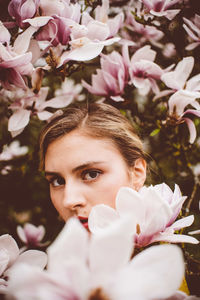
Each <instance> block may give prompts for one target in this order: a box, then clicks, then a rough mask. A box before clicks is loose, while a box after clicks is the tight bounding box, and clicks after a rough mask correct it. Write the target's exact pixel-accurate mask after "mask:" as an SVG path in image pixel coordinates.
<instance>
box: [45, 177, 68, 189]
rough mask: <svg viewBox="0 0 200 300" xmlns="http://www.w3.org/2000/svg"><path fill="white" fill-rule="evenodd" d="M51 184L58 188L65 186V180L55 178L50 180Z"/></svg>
mask: <svg viewBox="0 0 200 300" xmlns="http://www.w3.org/2000/svg"><path fill="white" fill-rule="evenodd" d="M49 183H50V184H51V185H52V186H53V187H57V186H61V185H64V184H65V180H64V178H62V177H53V178H51V179H50V180H49Z"/></svg>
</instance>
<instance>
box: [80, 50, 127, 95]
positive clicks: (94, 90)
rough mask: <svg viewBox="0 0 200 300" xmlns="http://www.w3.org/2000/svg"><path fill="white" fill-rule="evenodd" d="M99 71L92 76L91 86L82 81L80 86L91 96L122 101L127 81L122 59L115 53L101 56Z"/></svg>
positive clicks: (125, 68)
mask: <svg viewBox="0 0 200 300" xmlns="http://www.w3.org/2000/svg"><path fill="white" fill-rule="evenodd" d="M100 64H101V69H98V70H97V74H94V75H92V85H89V84H88V83H87V82H85V81H84V80H82V85H83V86H84V87H85V88H87V89H88V91H89V92H90V93H91V94H95V95H101V96H108V97H110V98H111V99H113V100H115V101H123V98H122V97H121V95H122V94H123V92H124V87H125V85H126V84H127V81H128V68H127V67H126V65H125V63H124V59H123V57H122V56H121V55H120V54H119V53H118V52H116V51H113V52H112V53H111V54H108V55H101V59H100Z"/></svg>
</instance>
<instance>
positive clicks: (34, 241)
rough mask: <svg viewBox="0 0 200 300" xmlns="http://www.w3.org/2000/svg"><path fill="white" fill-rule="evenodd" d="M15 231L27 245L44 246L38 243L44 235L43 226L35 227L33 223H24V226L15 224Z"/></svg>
mask: <svg viewBox="0 0 200 300" xmlns="http://www.w3.org/2000/svg"><path fill="white" fill-rule="evenodd" d="M17 233H18V236H19V238H20V239H21V240H22V242H24V243H25V244H26V245H27V246H29V247H38V246H39V247H40V246H44V244H42V243H40V242H41V240H42V239H43V237H44V235H45V228H44V226H42V225H40V226H38V227H36V226H34V225H33V224H30V223H26V224H25V225H24V228H22V227H21V226H17Z"/></svg>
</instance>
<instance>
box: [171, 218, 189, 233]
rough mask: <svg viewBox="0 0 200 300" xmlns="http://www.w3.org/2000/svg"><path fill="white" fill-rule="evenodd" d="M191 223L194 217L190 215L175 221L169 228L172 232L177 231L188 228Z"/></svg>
mask: <svg viewBox="0 0 200 300" xmlns="http://www.w3.org/2000/svg"><path fill="white" fill-rule="evenodd" d="M193 222H194V216H193V215H191V216H188V217H185V218H182V219H180V220H178V221H176V222H175V223H173V224H172V225H171V226H170V228H172V229H173V230H179V229H181V228H184V227H188V226H190V225H191V224H192V223H193Z"/></svg>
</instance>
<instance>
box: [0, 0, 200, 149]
mask: <svg viewBox="0 0 200 300" xmlns="http://www.w3.org/2000/svg"><path fill="white" fill-rule="evenodd" d="M178 4H179V5H180V6H181V5H183V4H184V0H181V1H180V0H173V1H167V0H162V1H160V0H154V1H148V0H140V1H139V0H138V1H134V2H133V3H132V2H130V3H128V4H127V5H126V6H124V10H123V11H120V12H119V11H118V10H117V9H116V10H115V9H112V7H111V8H110V7H109V1H108V0H103V1H102V4H101V5H98V6H96V7H95V8H94V9H92V8H91V7H89V6H87V5H86V4H84V3H83V2H80V3H79V2H76V3H71V2H70V1H69V0H62V1H60V0H51V1H50V0H32V1H29V0H20V1H19V0H11V1H10V3H9V5H8V13H9V16H10V20H9V21H7V22H4V23H2V22H1V23H0V71H1V74H2V75H1V76H0V85H1V87H2V89H1V91H0V92H1V97H2V99H4V101H5V102H7V103H8V106H9V110H10V112H11V116H10V117H9V121H8V130H9V131H10V132H11V134H12V136H16V135H18V134H20V133H21V132H22V131H23V129H24V128H25V127H26V126H27V125H28V123H29V120H30V117H33V116H35V115H37V117H38V118H39V119H40V120H48V119H49V118H50V117H51V116H52V114H53V113H52V109H53V112H55V111H56V109H60V108H63V107H66V106H68V105H69V104H70V103H71V102H73V101H76V100H79V99H84V95H80V92H81V88H79V87H78V86H77V85H76V84H75V85H73V84H71V85H69V86H67V88H62V92H61V93H60V94H59V95H57V94H55V97H54V98H51V99H49V98H50V95H52V92H51V93H50V92H49V87H48V86H43V87H41V85H44V83H43V82H44V79H45V78H46V76H48V74H53V75H54V76H55V75H56V76H57V75H60V76H61V78H65V80H66V81H68V80H69V76H70V74H71V70H72V69H73V68H72V66H74V69H76V68H77V70H78V69H79V68H78V67H80V65H81V64H82V66H83V65H84V62H88V61H90V60H92V59H94V58H96V57H97V56H99V55H100V69H97V70H96V74H93V75H92V79H91V80H92V83H91V85H90V84H88V83H87V82H86V81H85V80H84V78H83V79H82V84H83V86H84V87H85V88H86V89H87V90H88V91H89V92H90V93H91V94H94V95H100V96H103V97H104V98H109V99H112V100H113V101H124V100H125V99H126V94H125V90H126V89H127V88H131V89H132V90H136V91H137V92H138V93H139V94H140V95H143V96H144V95H148V96H149V97H151V98H152V99H154V101H155V100H156V99H158V98H161V97H162V98H163V99H164V102H166V101H167V107H168V111H167V114H166V121H169V122H171V123H172V121H173V123H174V124H175V125H178V124H182V123H186V124H187V126H188V129H189V132H190V139H189V141H190V143H193V142H194V140H195V138H196V129H195V125H194V122H193V118H192V116H195V117H199V116H200V105H199V103H198V101H197V99H199V98H200V83H199V82H200V74H196V75H195V76H193V77H192V78H190V79H189V80H188V81H187V79H188V77H189V76H190V73H191V71H192V68H193V65H194V57H192V56H187V57H184V58H183V59H182V60H181V61H179V62H178V63H177V65H176V66H175V65H174V64H173V65H168V67H167V68H166V66H165V67H164V66H162V65H161V63H159V64H158V63H157V62H156V54H157V51H156V50H153V49H151V46H150V45H152V47H153V48H154V49H157V50H159V51H160V50H162V51H163V56H164V57H168V58H172V57H174V56H175V54H176V49H175V46H174V44H173V43H166V42H164V33H163V32H162V31H161V30H160V29H159V28H160V26H161V21H160V20H167V21H170V22H171V21H172V20H174V18H175V17H176V16H177V15H179V14H180V11H181V8H177V5H178ZM186 5H187V3H186ZM199 19H200V16H199V15H197V14H196V15H195V17H194V19H191V20H190V19H188V18H183V22H184V24H183V28H184V30H185V33H186V35H188V39H189V40H190V41H192V43H191V44H189V45H188V46H187V47H186V50H193V49H195V48H196V47H198V46H199V36H200V34H199V32H200V25H199V24H200V21H199ZM145 21H146V22H147V24H145ZM13 29H15V32H16V30H17V34H15V36H12V35H11V32H12V30H13ZM149 44H150V45H149ZM106 46H110V47H109V48H108V51H109V52H110V53H108V54H107V52H105V53H106V54H103V53H102V51H103V49H104V47H106ZM113 47H116V50H113ZM120 47H121V53H122V54H120V53H119V52H120ZM128 48H129V51H128ZM109 49H110V50H109ZM128 52H130V54H129V53H128ZM101 53H102V54H101ZM172 69H174V70H173V71H172ZM72 72H73V71H72ZM88 79H89V78H88ZM166 88H167V89H166ZM168 88H170V90H169V89H168ZM164 104H166V103H164ZM190 107H191V108H190ZM49 109H50V110H49ZM163 121H164V120H163Z"/></svg>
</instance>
